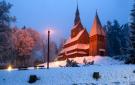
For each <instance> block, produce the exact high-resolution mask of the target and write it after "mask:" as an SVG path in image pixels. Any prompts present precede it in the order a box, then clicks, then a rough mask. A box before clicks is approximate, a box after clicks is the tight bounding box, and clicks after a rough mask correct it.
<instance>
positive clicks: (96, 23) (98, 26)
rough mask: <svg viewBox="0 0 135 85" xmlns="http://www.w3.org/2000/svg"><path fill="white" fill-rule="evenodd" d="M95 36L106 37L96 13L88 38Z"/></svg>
mask: <svg viewBox="0 0 135 85" xmlns="http://www.w3.org/2000/svg"><path fill="white" fill-rule="evenodd" d="M97 34H98V35H103V36H106V33H105V31H104V29H103V28H102V25H101V22H100V20H99V17H98V14H97V12H96V16H95V19H94V23H93V26H92V28H91V31H90V36H94V35H97Z"/></svg>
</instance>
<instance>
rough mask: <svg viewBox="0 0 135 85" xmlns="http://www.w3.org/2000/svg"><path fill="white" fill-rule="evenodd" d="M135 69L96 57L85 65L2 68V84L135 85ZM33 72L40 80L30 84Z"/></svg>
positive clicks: (0, 73) (132, 66) (0, 72)
mask: <svg viewBox="0 0 135 85" xmlns="http://www.w3.org/2000/svg"><path fill="white" fill-rule="evenodd" d="M96 59H97V60H96ZM109 62H110V63H109ZM57 63H58V62H57ZM59 63H60V62H59ZM61 63H64V62H61ZM108 63H109V64H108ZM134 71H135V65H124V64H121V63H118V61H115V60H113V59H111V58H108V57H104V58H102V57H96V58H95V64H94V65H90V66H85V67H64V68H50V69H37V70H34V69H33V70H32V69H30V70H21V71H19V70H13V71H10V72H9V71H7V70H0V85H135V73H134ZM93 72H99V74H100V75H101V78H100V79H99V80H95V79H93ZM33 74H34V75H37V77H39V78H40V80H37V81H36V82H35V83H33V84H29V83H28V80H29V76H30V75H33Z"/></svg>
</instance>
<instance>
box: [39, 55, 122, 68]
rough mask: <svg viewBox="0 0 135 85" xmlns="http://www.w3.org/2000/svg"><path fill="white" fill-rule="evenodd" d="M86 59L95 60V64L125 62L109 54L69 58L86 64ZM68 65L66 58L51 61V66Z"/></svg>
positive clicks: (88, 60)
mask: <svg viewBox="0 0 135 85" xmlns="http://www.w3.org/2000/svg"><path fill="white" fill-rule="evenodd" d="M84 59H86V60H87V62H91V61H94V64H95V65H118V64H123V62H120V61H118V60H115V59H112V58H111V57H107V56H86V57H76V58H69V60H74V61H76V62H77V63H79V64H82V65H83V64H84V63H83V61H84ZM65 65H66V60H65V61H55V62H51V63H50V67H53V68H54V67H60V66H65ZM38 66H45V67H46V66H47V64H46V63H45V64H40V65H38Z"/></svg>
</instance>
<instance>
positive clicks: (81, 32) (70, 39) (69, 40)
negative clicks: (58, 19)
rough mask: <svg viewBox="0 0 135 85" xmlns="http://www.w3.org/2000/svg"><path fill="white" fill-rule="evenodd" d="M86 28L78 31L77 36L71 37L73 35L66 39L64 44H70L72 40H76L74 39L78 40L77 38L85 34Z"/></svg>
mask: <svg viewBox="0 0 135 85" xmlns="http://www.w3.org/2000/svg"><path fill="white" fill-rule="evenodd" d="M85 30H86V29H83V30H81V31H80V32H79V33H78V35H77V36H75V37H74V38H71V37H70V38H69V39H68V40H67V41H66V43H65V44H64V45H66V44H69V43H72V42H74V41H77V40H78V39H79V38H80V36H81V35H82V34H83V32H84V31H85Z"/></svg>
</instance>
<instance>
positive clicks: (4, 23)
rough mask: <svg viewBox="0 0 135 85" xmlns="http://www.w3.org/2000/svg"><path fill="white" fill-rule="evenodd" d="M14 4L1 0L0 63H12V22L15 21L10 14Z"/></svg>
mask: <svg viewBox="0 0 135 85" xmlns="http://www.w3.org/2000/svg"><path fill="white" fill-rule="evenodd" d="M11 7H12V5H11V4H10V3H7V2H6V1H0V63H6V64H8V63H11V62H12V60H13V57H14V56H13V55H12V53H13V52H12V39H11V37H12V31H11V29H10V24H11V22H13V21H15V18H13V17H12V16H11V15H10V9H11Z"/></svg>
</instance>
